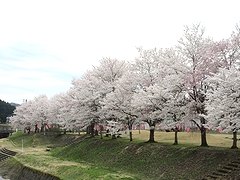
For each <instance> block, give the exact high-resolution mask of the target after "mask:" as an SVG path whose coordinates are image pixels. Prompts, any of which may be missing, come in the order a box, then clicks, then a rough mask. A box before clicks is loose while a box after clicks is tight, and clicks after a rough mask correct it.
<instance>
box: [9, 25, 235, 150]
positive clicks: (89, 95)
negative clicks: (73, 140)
mask: <svg viewBox="0 0 240 180" xmlns="http://www.w3.org/2000/svg"><path fill="white" fill-rule="evenodd" d="M204 33H205V30H204V28H203V27H202V26H201V25H200V24H196V25H193V26H192V27H187V26H186V27H185V30H184V34H183V37H182V38H180V39H179V41H178V44H177V45H176V46H175V47H174V48H167V49H156V48H155V49H149V50H144V49H143V48H141V47H139V48H137V50H138V52H139V57H137V58H136V59H135V60H133V61H129V62H127V61H121V60H117V59H111V58H103V59H102V60H101V61H100V65H99V66H97V67H93V69H92V70H89V71H88V72H86V73H85V74H84V75H83V76H82V77H80V78H77V79H73V80H72V87H71V88H70V89H69V90H68V91H67V92H65V93H61V94H57V95H55V96H54V97H52V98H51V99H48V98H47V96H45V95H40V96H39V97H36V98H35V99H34V100H31V101H28V102H27V103H24V104H22V105H21V106H20V107H18V108H17V109H16V111H15V114H16V116H14V117H12V119H11V121H12V124H13V125H14V126H16V127H19V126H21V127H25V126H27V125H35V124H60V125H63V126H65V127H66V128H69V129H72V128H76V127H86V126H89V125H90V126H91V127H92V128H91V129H92V130H93V127H94V125H95V124H96V123H98V124H100V123H104V122H105V121H106V120H114V121H118V122H122V123H123V124H126V125H128V127H129V128H130V140H132V133H131V128H132V125H133V123H137V122H141V121H144V122H146V123H148V124H149V126H150V136H149V142H154V129H155V125H156V124H157V123H162V122H164V123H165V124H166V125H168V126H169V127H171V128H172V129H173V130H174V131H175V144H177V132H178V125H179V124H180V123H182V122H183V121H192V122H193V123H195V124H196V126H198V128H199V129H200V131H201V146H208V144H207V139H206V129H207V128H209V127H210V128H212V129H214V128H220V127H221V128H223V129H224V130H232V131H233V132H234V133H235V134H234V143H233V148H236V147H237V144H236V133H237V130H238V128H239V123H238V122H239V120H238V118H239V112H240V111H239V104H238V102H239V98H240V92H239V88H240V79H239V77H240V76H239V75H240V74H239V60H240V59H239V52H240V39H239V36H240V30H239V28H238V27H237V28H236V30H235V31H233V33H232V35H231V36H230V37H229V38H228V39H223V40H221V41H213V40H212V39H211V38H209V37H205V35H204ZM92 134H93V133H92Z"/></svg>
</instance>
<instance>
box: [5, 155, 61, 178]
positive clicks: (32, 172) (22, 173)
mask: <svg viewBox="0 0 240 180" xmlns="http://www.w3.org/2000/svg"><path fill="white" fill-rule="evenodd" d="M0 174H1V176H2V177H3V178H5V179H11V180H15V179H17V180H33V179H37V180H60V178H58V177H56V176H54V175H51V174H47V173H44V172H41V171H38V170H36V169H32V168H30V167H26V166H24V165H22V164H21V163H19V162H18V161H17V160H16V159H15V158H13V157H12V158H9V159H7V160H6V161H4V162H1V163H0Z"/></svg>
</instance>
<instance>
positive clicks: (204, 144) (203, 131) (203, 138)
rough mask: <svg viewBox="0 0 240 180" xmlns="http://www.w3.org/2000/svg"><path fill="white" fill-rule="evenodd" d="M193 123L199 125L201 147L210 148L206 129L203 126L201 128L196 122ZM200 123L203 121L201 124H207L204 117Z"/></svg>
mask: <svg viewBox="0 0 240 180" xmlns="http://www.w3.org/2000/svg"><path fill="white" fill-rule="evenodd" d="M192 121H193V122H194V123H195V124H196V125H197V127H198V128H199V129H200V131H201V146H202V147H208V144H207V134H206V128H205V127H204V126H203V125H201V126H200V125H199V124H198V123H197V122H196V121H194V120H192ZM200 121H201V124H205V123H206V120H205V118H204V117H201V118H200Z"/></svg>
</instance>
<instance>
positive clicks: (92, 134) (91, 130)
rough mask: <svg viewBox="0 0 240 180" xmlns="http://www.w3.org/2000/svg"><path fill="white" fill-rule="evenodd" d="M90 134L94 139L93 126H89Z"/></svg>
mask: <svg viewBox="0 0 240 180" xmlns="http://www.w3.org/2000/svg"><path fill="white" fill-rule="evenodd" d="M90 128H91V129H90V132H91V137H94V124H91V125H90Z"/></svg>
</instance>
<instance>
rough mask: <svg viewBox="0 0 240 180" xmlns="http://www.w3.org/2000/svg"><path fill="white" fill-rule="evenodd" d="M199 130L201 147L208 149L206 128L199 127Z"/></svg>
mask: <svg viewBox="0 0 240 180" xmlns="http://www.w3.org/2000/svg"><path fill="white" fill-rule="evenodd" d="M200 130H201V146H202V147H208V144H207V135H206V128H205V127H204V126H201V128H200Z"/></svg>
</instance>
